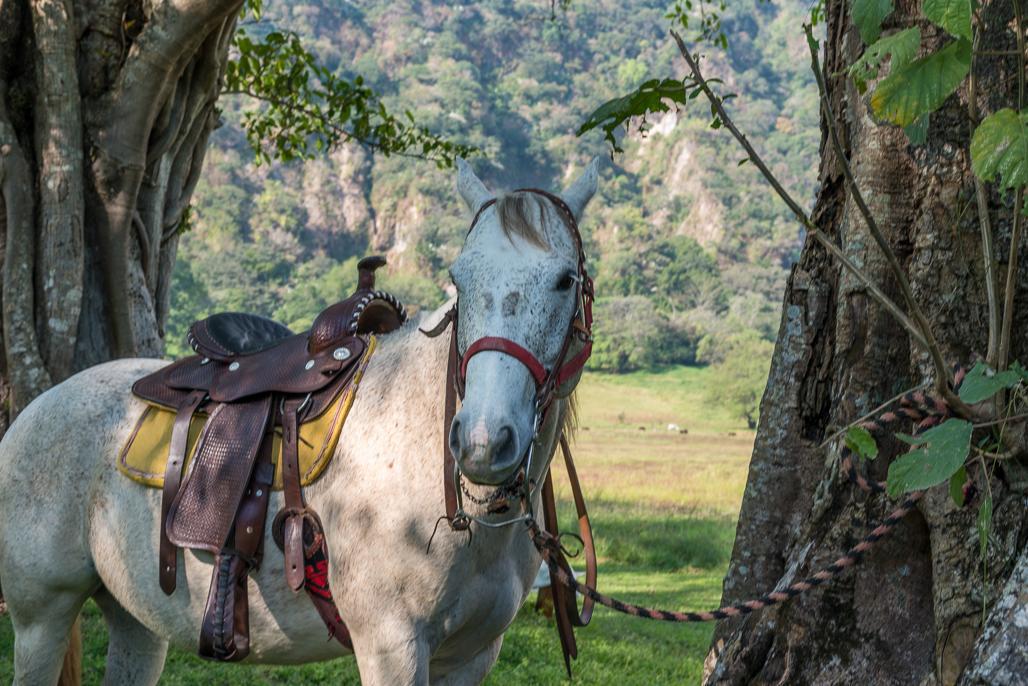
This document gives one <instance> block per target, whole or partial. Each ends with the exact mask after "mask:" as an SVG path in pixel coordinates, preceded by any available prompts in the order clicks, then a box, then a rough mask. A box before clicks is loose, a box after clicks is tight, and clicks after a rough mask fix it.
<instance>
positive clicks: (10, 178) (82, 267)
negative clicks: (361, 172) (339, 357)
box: [0, 0, 243, 428]
mask: <svg viewBox="0 0 1028 686" xmlns="http://www.w3.org/2000/svg"><path fill="white" fill-rule="evenodd" d="M242 2H243V0H163V1H161V2H139V1H137V0H0V235H2V237H3V243H2V245H3V249H4V250H3V293H2V295H3V356H2V357H3V360H2V362H3V366H4V369H3V375H2V376H3V384H4V389H3V390H4V393H5V394H6V399H7V400H8V405H7V406H8V408H9V411H10V417H8V419H10V418H13V415H15V414H16V413H17V412H18V411H19V410H20V409H21V408H23V407H24V406H25V405H26V404H27V403H28V402H29V401H30V400H31V399H32V398H33V397H35V396H36V395H38V394H39V393H40V392H42V391H44V390H46V388H48V387H49V386H50V385H51V384H53V383H56V382H59V381H61V380H63V379H65V378H67V377H68V376H69V375H70V374H72V373H74V372H76V371H78V370H80V369H83V368H85V367H88V366H91V365H93V364H97V363H99V362H103V361H105V360H109V359H111V358H113V357H124V356H132V355H144V356H152V355H159V354H161V352H162V351H163V336H164V334H163V325H164V322H165V319H166V318H167V314H168V305H169V284H170V281H171V270H172V267H173V265H174V261H175V250H176V247H177V241H178V238H177V232H178V229H179V225H180V223H181V222H182V219H183V215H184V213H185V209H186V207H187V206H188V204H189V200H190V197H191V195H192V192H193V189H194V187H195V185H196V182H197V179H198V178H199V174H200V170H201V167H202V165H203V158H204V153H205V150H206V147H207V139H208V136H209V134H210V132H211V131H212V130H213V128H214V127H215V126H216V125H217V121H218V115H217V110H216V109H215V102H216V101H217V98H218V95H219V93H220V91H221V81H222V78H223V75H224V71H225V65H226V62H227V59H228V48H229V45H230V43H231V38H232V34H233V31H234V30H235V25H236V20H237V17H238V14H239V10H240V8H241V6H242ZM0 428H2V427H0Z"/></svg>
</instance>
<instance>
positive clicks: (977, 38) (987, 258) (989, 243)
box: [967, 2, 1017, 366]
mask: <svg viewBox="0 0 1028 686" xmlns="http://www.w3.org/2000/svg"><path fill="white" fill-rule="evenodd" d="M1014 4H1015V5H1016V4H1017V3H1016V2H1015V3H1014ZM977 29H978V27H977V26H976V27H975V33H974V48H977V46H978V45H979V44H980V43H981V35H982V34H981V31H979V30H977ZM977 61H978V60H977V55H976V54H975V53H974V52H972V55H971V68H970V70H969V72H968V78H967V115H968V118H969V119H970V124H971V132H972V133H974V128H975V127H976V126H977V125H978V123H979V117H978V78H977V77H976V76H975V71H974V68H975V63H976V62H977ZM973 178H974V199H975V204H976V205H977V207H978V226H979V228H980V230H981V234H982V260H983V261H984V262H985V297H986V300H987V301H988V307H989V342H988V345H987V347H986V353H985V359H986V362H987V363H988V364H990V365H992V366H995V365H996V361H997V359H998V355H999V335H1000V333H999V295H998V294H997V293H996V248H995V246H994V245H993V240H992V221H991V220H990V219H989V196H988V194H987V193H986V191H985V184H984V183H983V182H982V180H981V179H980V178H978V175H977V174H974V175H973Z"/></svg>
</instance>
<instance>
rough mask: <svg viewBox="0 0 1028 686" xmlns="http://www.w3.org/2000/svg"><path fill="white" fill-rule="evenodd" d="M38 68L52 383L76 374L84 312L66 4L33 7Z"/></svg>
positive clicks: (38, 1) (75, 109) (76, 127)
mask: <svg viewBox="0 0 1028 686" xmlns="http://www.w3.org/2000/svg"><path fill="white" fill-rule="evenodd" d="M31 11H32V25H33V31H34V34H35V45H36V49H37V50H38V56H37V59H36V60H35V65H36V70H35V71H36V83H35V86H36V117H35V120H36V131H35V146H36V167H37V169H38V172H39V178H40V179H41V180H42V182H41V183H40V184H39V185H38V188H39V207H38V213H39V252H38V254H37V256H36V258H37V263H38V265H37V266H38V272H37V273H38V275H39V281H40V286H41V288H40V289H39V297H40V300H41V301H42V302H41V303H40V305H41V307H40V309H41V312H40V319H41V321H43V322H46V325H45V326H41V327H40V340H39V343H40V351H41V354H42V356H43V359H44V361H45V363H46V365H47V368H48V369H49V371H50V373H51V374H52V375H53V377H54V378H56V379H64V378H66V377H68V376H69V375H70V374H71V372H72V369H73V361H74V357H75V339H76V336H77V335H78V326H79V315H80V313H81V311H82V294H83V281H82V278H83V270H84V268H85V257H84V253H85V244H84V240H83V215H84V213H85V207H84V205H85V199H84V197H83V190H82V186H83V174H82V169H83V160H82V112H81V109H80V101H79V82H78V72H77V69H78V67H77V65H76V63H75V57H76V54H75V53H76V44H77V43H76V40H75V35H74V34H75V17H74V15H73V7H72V2H71V0H34V1H33V2H32V3H31Z"/></svg>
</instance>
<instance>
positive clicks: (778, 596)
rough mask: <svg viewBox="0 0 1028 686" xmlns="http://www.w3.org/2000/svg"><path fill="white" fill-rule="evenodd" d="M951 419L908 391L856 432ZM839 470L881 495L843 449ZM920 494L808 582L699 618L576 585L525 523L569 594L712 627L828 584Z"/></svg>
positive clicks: (549, 539)
mask: <svg viewBox="0 0 1028 686" xmlns="http://www.w3.org/2000/svg"><path fill="white" fill-rule="evenodd" d="M965 375H966V371H965V370H964V369H963V368H962V367H957V368H956V369H955V370H954V380H955V386H956V387H957V388H959V387H960V383H961V382H962V381H963V380H964V377H965ZM950 416H952V410H951V409H950V408H949V406H948V405H947V404H946V402H945V401H944V400H942V399H941V398H938V397H936V396H933V395H930V394H926V393H925V392H924V391H911V392H910V393H907V394H905V395H904V396H902V397H901V399H900V407H899V408H898V409H897V410H895V411H890V412H884V413H882V414H881V415H880V416H879V417H878V418H873V419H869V420H865V421H863V422H861V423H860V424H858V426H861V427H863V428H864V429H867V430H868V431H869V432H871V433H872V434H875V433H881V432H883V431H885V430H886V428H887V427H888V426H889V425H891V424H894V423H895V422H897V421H900V420H903V419H908V420H911V421H914V422H915V423H916V427H917V429H916V430H917V431H918V432H921V431H924V430H925V429H927V428H930V427H932V426H935V425H936V424H939V423H941V422H942V421H943V420H945V419H946V418H948V417H950ZM840 468H841V469H842V470H843V471H844V472H846V473H847V474H848V476H849V479H850V481H852V482H853V483H854V484H855V485H856V486H857V487H858V488H860V489H861V490H863V491H866V492H868V493H882V492H885V484H884V483H882V482H880V481H875V480H872V479H868V478H867V477H866V476H865V475H864V474H861V473H860V472H859V470H857V469H856V467H855V465H854V459H853V453H852V451H851V450H850V449H849V448H848V447H845V444H844V447H843V449H842V453H841V455H840ZM924 493H925V492H924V491H914V492H912V493H909V494H908V495H907V497H906V498H905V499H904V500H903V502H902V504H900V506H899V507H898V508H897V509H895V510H894V511H893V512H892V513H891V514H890V515H889V516H888V517H886V518H885V519H884V520H882V522H881V523H880V524H878V526H876V527H875V528H874V529H872V530H871V531H870V532H869V533H868V534H867V535H866V536H864V538H862V539H861V540H860V542H859V543H857V544H856V545H855V546H853V547H852V548H850V549H849V550H847V551H846V553H845V554H843V555H842V556H841V557H839V558H838V559H836V560H835V561H834V562H832V563H831V564H829V565H827V566H825V567H823V568H822V569H821V570H819V571H818V572H816V573H815V574H813V575H811V576H808V577H807V578H806V579H803V580H802V581H797V582H795V583H792V584H790V585H788V586H786V587H785V588H783V589H781V590H775V591H771V592H769V593H765V594H764V595H762V596H760V597H759V598H754V599H751V600H745V601H742V602H738V603H735V604H733V605H726V606H724V607H719V608H717V609H716V610H707V611H702V612H678V611H675V610H660V609H654V608H648V607H643V606H642V605H635V604H633V603H627V602H625V601H623V600H618V599H617V598H613V597H611V596H608V595H605V594H603V593H600V592H599V591H597V590H596V589H595V588H592V587H591V586H587V585H585V584H582V583H579V582H578V580H577V579H575V578H574V576H573V575H572V574H568V572H567V571H566V570H565V569H564V568H563V567H561V565H559V564H557V563H556V561H555V557H556V553H557V552H558V551H559V550H560V541H559V540H558V539H557V538H556V537H554V536H553V535H551V534H549V533H547V532H545V531H542V530H541V529H540V528H539V526H538V524H536V523H535V522H534V521H530V522H529V523H528V526H529V532H530V534H531V536H532V540H533V542H534V543H535V545H536V547H537V548H538V549H539V552H540V554H542V556H543V559H544V560H546V562H547V565H548V567H549V569H550V574H551V575H552V576H553V577H555V578H556V579H557V580H558V581H559V582H560V583H561V584H563V585H564V586H566V587H568V588H570V589H571V590H573V591H574V592H575V593H578V594H579V595H582V596H585V597H587V598H591V599H592V600H593V601H594V602H597V603H599V604H600V605H603V606H605V607H609V608H610V609H612V610H615V611H617V612H622V613H624V614H628V615H631V616H633V617H641V618H643V619H653V620H657V621H662V622H711V621H717V620H721V619H727V618H729V617H739V616H742V615H747V614H749V613H751V612H754V611H756V610H763V609H764V608H767V607H771V606H773V605H779V604H781V603H784V602H786V601H787V600H792V599H793V598H795V597H796V596H798V595H800V594H802V593H805V592H807V591H809V590H810V589H812V588H816V587H818V586H822V585H824V584H826V583H827V582H829V581H831V580H832V579H833V578H835V577H836V576H838V575H839V574H841V573H842V572H843V571H845V570H846V569H848V568H850V567H853V566H855V565H856V564H858V563H859V562H860V561H861V560H862V559H863V557H864V555H866V554H867V552H868V551H869V550H871V548H872V547H873V546H874V545H875V543H877V542H878V541H880V540H881V539H883V538H885V537H886V536H888V535H889V534H890V533H891V532H892V530H893V529H895V528H896V526H897V525H898V524H899V523H900V521H902V520H903V518H904V517H906V516H907V515H908V514H910V512H911V511H913V510H914V508H915V507H917V503H918V501H919V500H920V499H921V497H922V496H923V495H924Z"/></svg>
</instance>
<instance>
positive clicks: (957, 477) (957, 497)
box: [949, 465, 967, 507]
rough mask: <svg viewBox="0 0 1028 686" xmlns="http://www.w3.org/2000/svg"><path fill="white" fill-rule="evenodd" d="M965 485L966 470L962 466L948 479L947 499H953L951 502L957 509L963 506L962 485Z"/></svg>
mask: <svg viewBox="0 0 1028 686" xmlns="http://www.w3.org/2000/svg"><path fill="white" fill-rule="evenodd" d="M966 483H967V469H966V468H965V467H964V465H960V469H958V470H957V471H956V473H955V474H954V475H953V476H951V477H950V478H949V497H951V498H953V502H954V503H956V504H957V507H963V506H964V484H966Z"/></svg>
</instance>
